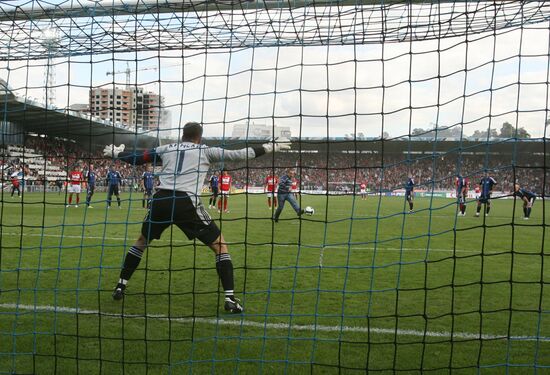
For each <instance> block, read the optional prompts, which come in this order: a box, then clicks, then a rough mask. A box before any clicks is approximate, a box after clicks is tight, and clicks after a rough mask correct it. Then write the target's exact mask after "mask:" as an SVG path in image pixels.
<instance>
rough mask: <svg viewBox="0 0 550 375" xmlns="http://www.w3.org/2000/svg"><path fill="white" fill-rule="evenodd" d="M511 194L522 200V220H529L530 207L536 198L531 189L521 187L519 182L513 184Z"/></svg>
mask: <svg viewBox="0 0 550 375" xmlns="http://www.w3.org/2000/svg"><path fill="white" fill-rule="evenodd" d="M512 195H513V196H514V197H518V198H521V200H522V201H523V220H529V216H531V208H532V207H533V204H534V203H535V199H537V195H536V194H535V193H533V192H532V191H529V190H527V189H523V188H521V187H520V186H519V184H514V193H513V194H512Z"/></svg>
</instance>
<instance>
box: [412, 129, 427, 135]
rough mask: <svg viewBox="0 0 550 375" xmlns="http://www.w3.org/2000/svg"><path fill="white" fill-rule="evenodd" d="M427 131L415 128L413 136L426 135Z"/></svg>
mask: <svg viewBox="0 0 550 375" xmlns="http://www.w3.org/2000/svg"><path fill="white" fill-rule="evenodd" d="M426 131H427V130H424V129H422V128H414V129H413V131H412V133H411V135H421V134H424V133H426Z"/></svg>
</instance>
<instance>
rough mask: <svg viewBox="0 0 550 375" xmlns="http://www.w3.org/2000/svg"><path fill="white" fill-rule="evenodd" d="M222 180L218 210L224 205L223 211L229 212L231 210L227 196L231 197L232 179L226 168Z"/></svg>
mask: <svg viewBox="0 0 550 375" xmlns="http://www.w3.org/2000/svg"><path fill="white" fill-rule="evenodd" d="M220 180H221V183H220V200H219V201H218V212H221V211H222V206H223V212H225V213H226V214H228V213H229V210H228V209H227V198H229V191H230V190H231V182H232V179H231V176H230V175H229V173H227V171H226V170H225V169H223V170H222V175H221V177H220Z"/></svg>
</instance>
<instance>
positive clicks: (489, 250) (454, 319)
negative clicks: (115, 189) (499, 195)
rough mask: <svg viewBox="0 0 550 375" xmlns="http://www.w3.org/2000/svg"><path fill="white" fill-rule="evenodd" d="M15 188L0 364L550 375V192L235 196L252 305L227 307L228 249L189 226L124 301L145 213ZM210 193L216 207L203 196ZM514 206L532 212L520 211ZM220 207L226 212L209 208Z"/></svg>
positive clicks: (133, 202)
mask: <svg viewBox="0 0 550 375" xmlns="http://www.w3.org/2000/svg"><path fill="white" fill-rule="evenodd" d="M94 198H95V202H94V208H93V209H86V208H85V207H84V206H83V205H81V206H80V207H79V208H65V206H64V204H63V202H64V197H63V196H62V195H61V196H59V195H57V194H46V195H44V194H39V193H35V194H26V195H25V199H24V201H21V200H19V199H17V198H10V197H9V196H8V195H7V194H4V195H3V197H2V204H1V207H0V209H1V211H0V216H1V217H0V220H1V221H0V223H1V258H0V260H1V264H0V290H1V294H0V335H1V337H0V373H2V374H8V373H10V374H11V373H17V374H31V373H36V374H51V373H59V374H73V373H81V374H99V373H102V374H122V373H128V374H167V373H173V374H180V373H191V372H192V373H197V374H202V373H220V374H228V373H239V374H258V373H262V374H282V373H289V374H302V373H315V374H341V373H346V374H347V373H349V374H352V373H365V368H367V367H368V369H369V370H371V371H372V372H373V373H376V374H393V373H395V372H400V373H405V374H419V373H420V371H419V369H424V373H433V374H440V373H441V374H448V373H451V370H450V369H453V370H452V373H453V374H474V373H481V374H502V373H505V372H507V373H511V374H526V373H541V374H542V373H546V372H550V285H549V283H550V249H549V246H548V242H549V241H548V240H546V238H547V236H548V234H549V233H548V231H547V226H546V225H545V224H544V223H548V219H549V217H548V215H547V216H546V218H544V217H543V212H544V206H545V202H543V201H541V200H539V201H537V202H536V203H535V206H534V209H533V214H532V218H531V220H529V221H524V220H522V213H521V207H520V205H519V202H517V203H516V205H515V206H514V201H513V200H494V201H493V208H492V211H491V213H490V216H489V217H479V218H475V217H474V212H475V206H474V205H475V202H473V201H471V202H469V203H468V210H467V216H466V217H457V216H456V205H455V203H454V201H453V200H450V199H429V198H418V199H417V200H416V202H415V204H416V206H415V213H413V214H408V213H405V204H404V203H405V202H404V200H403V198H400V197H393V198H390V197H382V198H378V197H369V199H368V200H366V201H362V200H360V199H359V198H354V197H350V196H330V197H328V198H327V197H326V196H311V195H304V196H302V198H301V200H302V206H306V205H310V206H312V207H314V208H315V210H316V212H315V215H313V216H306V217H304V218H303V220H298V219H297V218H296V216H295V215H294V213H293V212H292V210H291V208H290V207H286V208H285V211H284V212H283V215H282V217H281V219H282V220H281V221H280V222H279V223H277V224H275V223H274V222H273V221H272V220H270V216H271V212H270V211H269V210H268V208H267V204H266V199H265V196H264V195H263V194H261V195H248V196H246V195H239V196H236V195H235V196H232V197H231V198H230V207H229V208H230V210H231V212H230V213H229V214H224V215H223V217H222V220H221V222H220V221H218V223H219V224H220V225H221V227H222V231H223V233H224V235H225V237H226V240H227V241H228V242H229V243H230V246H229V248H230V253H231V256H232V258H233V263H234V266H235V278H236V292H237V294H238V295H239V296H240V297H241V299H242V301H243V304H244V307H245V313H244V314H243V315H242V316H234V315H227V314H226V313H225V312H223V298H221V297H220V294H219V290H220V289H221V288H220V285H219V283H218V278H217V274H216V271H215V267H214V266H215V264H214V256H213V254H212V253H211V251H210V250H209V249H207V248H206V247H205V246H203V245H201V244H198V243H194V242H193V241H188V240H187V239H186V238H185V237H184V236H183V235H182V234H181V233H179V232H178V230H177V228H175V227H174V228H173V229H172V230H167V231H166V232H165V233H164V234H163V237H162V239H161V240H159V241H156V242H154V243H153V246H152V247H150V248H149V249H148V250H147V252H146V255H145V256H144V258H143V260H142V263H141V265H140V268H139V269H138V270H137V271H136V273H135V274H134V277H133V278H132V280H131V281H130V284H129V287H128V290H127V292H128V293H127V296H126V297H125V299H124V301H119V302H115V301H113V300H112V298H111V292H112V289H113V287H114V285H115V283H116V281H117V279H118V273H119V269H120V266H121V264H122V261H123V259H124V256H125V254H126V251H127V249H128V247H129V245H131V244H132V243H133V241H134V240H135V238H136V237H137V235H138V233H139V230H140V225H141V221H142V219H143V217H144V216H145V213H146V211H145V210H143V209H141V201H140V198H141V195H140V194H137V193H136V194H133V195H131V194H129V193H125V194H124V195H123V198H125V200H124V201H123V208H122V209H120V210H119V209H117V208H116V207H114V208H111V209H110V210H107V209H106V207H105V202H104V201H103V202H101V200H104V199H105V195H104V194H96V196H95V197H94ZM203 201H205V200H204V199H203ZM514 208H515V215H514V214H513V211H514ZM210 212H211V213H212V215H213V216H215V217H216V218H217V220H219V219H220V217H219V214H218V213H217V212H216V211H210Z"/></svg>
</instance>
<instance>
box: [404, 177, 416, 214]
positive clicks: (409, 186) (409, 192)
mask: <svg viewBox="0 0 550 375" xmlns="http://www.w3.org/2000/svg"><path fill="white" fill-rule="evenodd" d="M413 196H414V178H412V177H409V178H408V179H407V183H406V184H405V199H406V200H407V202H409V213H410V214H412V213H413V207H414V202H413V199H414V197H413Z"/></svg>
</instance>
